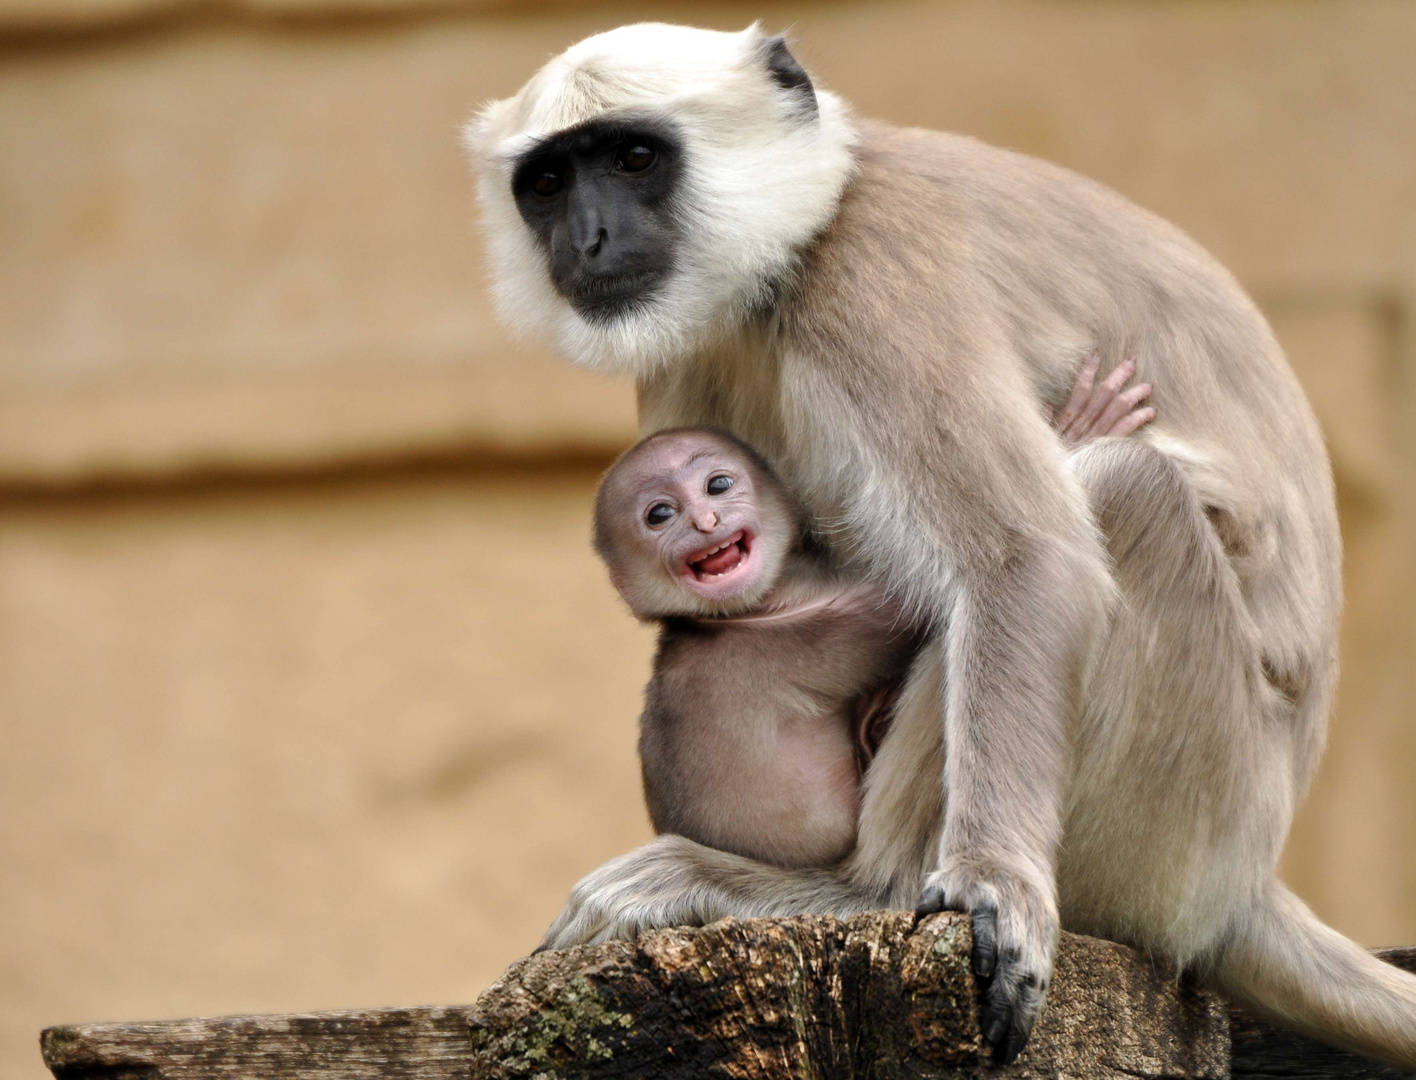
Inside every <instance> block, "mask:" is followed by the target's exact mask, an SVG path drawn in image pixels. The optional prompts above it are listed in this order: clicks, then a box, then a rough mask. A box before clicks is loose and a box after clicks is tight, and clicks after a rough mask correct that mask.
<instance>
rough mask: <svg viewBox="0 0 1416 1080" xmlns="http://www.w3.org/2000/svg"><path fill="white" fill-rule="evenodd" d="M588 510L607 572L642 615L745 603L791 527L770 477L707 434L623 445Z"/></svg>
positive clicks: (779, 554) (769, 580) (763, 581)
mask: <svg viewBox="0 0 1416 1080" xmlns="http://www.w3.org/2000/svg"><path fill="white" fill-rule="evenodd" d="M597 515H599V516H600V518H601V520H600V522H599V526H598V529H597V534H598V536H599V537H600V544H599V546H600V551H601V554H602V555H603V556H604V557H605V559H606V562H607V563H608V564H609V569H610V578H611V580H613V581H614V583H615V587H616V588H618V589H619V591H620V594H621V595H622V596H623V597H624V598H625V600H626V601H627V602H628V603H629V605H630V607H631V608H633V609H634V611H635V614H637V615H639V616H641V617H643V618H654V617H659V616H664V615H690V614H697V615H726V614H733V613H736V612H740V611H745V610H747V609H749V608H751V607H753V606H754V605H755V604H757V603H758V602H760V601H761V599H762V598H763V597H764V596H765V595H766V593H767V591H768V590H769V589H771V587H772V586H773V584H775V582H776V579H777V576H778V574H779V573H780V570H781V565H782V559H783V557H784V556H785V555H786V553H787V551H788V550H789V549H790V546H791V544H792V542H793V538H794V534H795V531H796V527H795V520H794V517H795V515H794V513H793V511H792V509H791V507H790V504H789V502H788V500H787V499H786V497H785V495H784V493H783V492H782V490H781V486H780V484H779V482H778V481H777V480H776V478H775V477H773V476H772V475H771V474H770V473H768V472H767V471H766V470H765V469H764V468H763V467H761V466H759V465H758V464H757V463H756V462H755V461H754V460H753V459H752V458H751V457H750V456H749V455H747V454H746V453H744V452H743V451H742V450H741V449H740V448H739V447H738V446H737V445H736V444H734V443H733V442H731V441H730V440H728V439H726V438H725V437H723V436H721V435H718V434H716V433H711V432H698V431H687V432H671V433H668V434H665V435H659V436H653V437H651V438H650V439H649V440H646V442H645V443H642V444H641V445H640V446H639V447H637V448H636V449H635V450H632V451H631V452H630V453H629V454H628V455H627V456H626V457H625V458H624V459H623V460H622V461H621V462H620V463H619V464H618V465H617V466H616V467H615V468H614V469H613V470H612V471H611V473H610V475H609V476H607V477H606V479H605V483H604V486H603V488H602V491H601V497H600V500H599V505H598V506H597ZM606 517H608V518H609V520H606Z"/></svg>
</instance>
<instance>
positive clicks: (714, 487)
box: [704, 476, 733, 495]
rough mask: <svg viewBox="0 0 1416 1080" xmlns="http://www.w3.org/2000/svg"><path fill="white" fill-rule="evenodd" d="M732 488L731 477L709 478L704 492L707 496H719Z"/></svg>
mask: <svg viewBox="0 0 1416 1080" xmlns="http://www.w3.org/2000/svg"><path fill="white" fill-rule="evenodd" d="M732 486H733V478H732V477H731V476H710V477H709V478H708V483H707V484H706V485H705V487H704V490H705V491H707V492H708V494H709V495H721V494H723V492H725V491H727V490H728V488H730V487H732Z"/></svg>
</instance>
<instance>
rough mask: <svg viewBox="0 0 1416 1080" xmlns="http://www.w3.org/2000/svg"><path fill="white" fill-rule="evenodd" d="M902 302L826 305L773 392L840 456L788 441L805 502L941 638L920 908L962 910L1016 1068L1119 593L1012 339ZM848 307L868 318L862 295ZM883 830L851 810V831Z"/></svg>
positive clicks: (997, 1037) (802, 327) (994, 1019)
mask: <svg viewBox="0 0 1416 1080" xmlns="http://www.w3.org/2000/svg"><path fill="white" fill-rule="evenodd" d="M880 257H883V256H880ZM960 289H961V291H962V292H963V293H964V294H965V295H966V293H967V289H968V286H967V284H966V283H961V284H960ZM909 302H910V301H909V299H908V297H907V296H905V295H903V294H902V295H900V296H891V297H888V298H882V299H881V300H880V301H879V302H878V303H877V304H871V305H869V306H868V307H867V313H868V314H869V315H874V314H876V313H879V315H880V321H879V323H878V324H877V323H872V322H870V320H869V319H867V320H866V322H865V324H864V325H856V324H853V325H852V326H851V327H850V328H849V329H847V328H846V327H844V326H842V325H840V324H839V323H838V322H837V321H836V320H835V319H834V317H833V316H832V315H831V314H830V312H828V311H826V310H825V309H824V308H821V307H814V308H813V309H812V310H810V311H804V312H803V315H804V316H809V317H804V318H803V319H802V321H801V322H800V323H798V324H796V325H795V326H793V327H791V330H793V331H795V333H793V341H792V345H793V355H792V356H791V357H789V359H788V361H787V370H788V377H789V378H790V379H791V380H792V382H793V383H794V385H793V386H792V387H791V390H790V391H789V392H787V393H784V395H783V396H784V398H786V399H787V400H788V401H789V402H791V401H802V402H810V403H811V409H810V411H809V412H808V411H807V410H805V409H803V410H801V412H799V413H797V414H795V415H793V416H792V417H791V418H790V419H789V424H788V426H789V428H792V427H796V426H798V425H799V426H800V427H801V428H804V429H806V431H807V432H808V433H809V440H810V441H809V443H808V445H809V446H810V447H812V448H822V447H830V448H832V449H834V450H836V454H835V455H834V456H832V457H829V458H827V457H826V455H824V454H823V453H822V451H821V450H820V449H815V450H814V452H815V454H816V457H815V458H812V457H809V456H808V454H807V453H806V452H799V454H800V456H801V459H802V460H804V461H805V462H806V466H805V469H806V474H805V476H804V478H803V486H804V487H805V488H806V489H807V490H808V491H811V490H813V489H814V490H815V491H818V492H821V493H823V495H824V496H825V497H824V498H822V497H820V496H818V498H817V499H816V500H815V503H816V505H818V506H822V509H823V511H824V513H825V514H826V515H834V516H836V517H837V519H838V520H839V522H840V526H839V527H840V529H841V531H842V532H843V533H844V534H845V536H846V544H847V546H848V547H849V549H850V550H853V551H856V552H858V553H859V555H860V557H861V561H862V562H863V563H864V564H865V565H866V566H867V567H869V568H870V569H871V570H872V571H873V572H874V573H875V574H876V575H877V576H878V577H879V578H881V579H883V580H884V581H886V582H887V583H888V584H889V585H891V586H893V587H894V588H896V589H898V590H900V591H901V593H902V594H903V595H904V596H905V597H906V598H907V601H908V602H909V603H911V604H912V606H913V607H914V608H915V609H916V610H917V611H918V612H919V613H920V614H921V616H922V617H923V618H924V619H925V620H927V621H928V623H929V625H931V626H932V627H933V628H935V629H936V630H937V631H938V632H939V633H938V637H937V639H936V640H935V641H933V642H931V644H930V645H929V646H927V647H926V648H925V650H924V651H923V652H922V654H921V659H920V661H919V663H920V664H924V665H930V666H932V667H935V668H936V669H937V671H938V676H939V678H938V682H939V684H940V687H941V689H940V692H939V693H938V695H937V696H936V697H935V698H934V700H933V701H931V702H928V703H925V704H922V705H921V709H920V713H919V714H918V715H920V716H921V717H928V718H932V724H933V731H934V732H935V733H936V734H935V736H934V737H935V738H938V737H939V736H938V734H937V733H938V732H940V731H941V730H942V733H943V741H944V747H945V764H944V776H943V777H941V778H940V780H936V781H934V782H935V783H939V782H940V781H941V780H942V783H943V786H944V788H945V790H946V792H947V798H946V800H945V811H944V827H943V830H942V832H941V833H940V834H939V839H938V846H937V861H935V863H934V869H933V871H932V872H931V873H929V874H928V875H927V876H926V878H925V883H924V888H923V890H922V891H921V894H920V897H919V908H920V910H921V911H936V910H940V909H942V908H946V907H947V908H953V909H957V910H963V911H968V912H970V913H971V914H972V915H973V919H974V935H975V936H974V941H975V956H974V963H975V969H976V971H977V973H978V975H979V976H980V979H981V980H982V981H984V982H986V984H987V990H986V1005H985V1011H984V1016H983V1023H984V1033H985V1035H986V1036H987V1037H988V1041H989V1042H990V1043H991V1044H992V1045H993V1046H994V1047H995V1048H996V1049H997V1051H998V1054H999V1056H1000V1057H1001V1058H1002V1059H1003V1060H1011V1059H1012V1057H1014V1056H1016V1054H1017V1053H1018V1052H1019V1051H1020V1050H1021V1048H1022V1046H1023V1045H1024V1044H1025V1043H1026V1040H1027V1036H1028V1033H1029V1032H1030V1030H1031V1027H1032V1024H1033V1022H1034V1020H1035V1019H1036V1016H1037V1013H1038V1011H1039V1010H1040V1008H1041V1004H1042V1000H1043V997H1044V995H1045V992H1046V987H1047V983H1048V980H1049V979H1050V977H1051V969H1052V958H1053V955H1054V953H1055V949H1056V941H1057V935H1058V932H1059V922H1060V920H1059V914H1058V907H1057V883H1056V870H1055V867H1056V855H1057V845H1058V842H1059V840H1060V837H1061V831H1062V816H1063V804H1064V798H1065V788H1064V785H1065V782H1066V778H1067V776H1068V773H1069V768H1070V762H1071V753H1072V748H1071V738H1072V730H1073V727H1074V725H1075V722H1076V718H1077V716H1078V714H1079V709H1080V698H1081V691H1082V682H1083V678H1084V675H1085V672H1086V668H1087V664H1088V661H1089V659H1090V657H1091V656H1092V654H1093V651H1094V649H1095V648H1096V646H1097V644H1098V643H1099V641H1100V640H1101V634H1102V632H1103V630H1104V628H1105V625H1106V619H1107V610H1108V606H1109V603H1110V598H1111V596H1112V593H1113V590H1114V585H1113V583H1112V580H1111V577H1110V573H1109V569H1108V564H1107V561H1106V557H1105V553H1104V551H1103V548H1102V545H1101V543H1100V541H1099V539H1098V536H1097V534H1096V530H1095V526H1094V524H1093V521H1092V518H1091V513H1090V510H1089V508H1088V505H1087V501H1086V497H1085V494H1084V492H1083V491H1082V490H1081V487H1080V485H1079V483H1078V482H1077V480H1076V478H1075V477H1074V476H1073V475H1071V472H1070V470H1069V469H1068V467H1067V464H1066V459H1065V455H1064V453H1063V448H1062V446H1061V445H1059V442H1058V439H1057V437H1056V434H1055V433H1054V432H1052V431H1051V430H1049V428H1048V427H1047V425H1046V423H1045V421H1044V420H1043V417H1042V416H1041V415H1040V412H1039V411H1035V410H1034V409H1028V408H1021V409H1020V408H1017V407H1016V405H1017V403H1021V402H1026V401H1028V400H1030V398H1031V395H1032V390H1031V386H1030V383H1029V381H1028V379H1027V377H1026V375H1025V364H1024V361H1023V359H1022V357H1021V356H1020V355H1018V354H1017V353H1016V351H1015V349H1014V348H1013V345H1012V343H1011V342H1010V341H1009V340H1008V339H1007V338H1006V336H1005V335H1003V334H1001V333H997V332H991V331H990V330H989V327H988V325H987V321H986V320H984V319H982V318H979V319H973V318H970V317H968V312H967V311H965V312H963V313H961V316H960V317H959V318H958V320H957V321H956V322H955V323H952V324H950V326H946V327H945V328H944V334H945V336H944V337H942V338H941V337H940V336H939V327H938V320H934V331H935V334H934V336H931V337H925V336H924V335H923V334H916V333H915V330H914V324H912V323H910V322H906V323H905V325H904V326H901V325H899V324H898V323H891V322H889V320H888V319H886V318H885V317H884V313H887V312H890V311H896V310H898V309H899V308H900V306H901V305H902V304H903V305H906V306H908V304H909ZM840 306H841V310H843V311H844V310H850V311H853V312H854V314H855V315H856V316H858V317H859V316H860V314H861V310H860V309H861V304H860V303H858V302H855V301H849V302H848V301H847V300H846V299H845V298H842V299H841V304H840ZM857 322H859V318H858V320H857ZM918 323H919V325H921V326H923V325H925V320H924V319H922V318H921V319H920V320H918ZM980 327H981V329H979V328H980ZM848 341H849V342H854V343H856V345H857V347H856V349H855V350H854V351H853V352H852V353H849V354H848V353H846V352H845V351H844V349H843V348H842V345H841V343H843V342H848ZM862 342H864V343H865V345H866V347H865V348H862V347H861V344H860V343H862ZM876 342H879V343H880V344H879V345H878V346H877V345H875V344H874V343H876ZM841 432H849V433H850V434H851V439H850V440H847V439H844V438H842V437H841V434H840V433H841ZM842 451H844V452H842ZM813 467H814V471H813ZM823 504H824V506H823ZM900 719H901V718H900V717H897V723H899V722H900ZM923 722H924V720H923V719H921V720H920V723H923ZM892 738H893V735H892ZM887 744H888V740H887ZM880 782H881V783H882V784H886V783H888V781H887V779H886V778H885V777H884V776H882V777H881V778H880ZM890 827H891V823H890V822H884V821H872V822H866V821H865V820H862V822H861V831H862V839H863V840H864V839H865V837H866V835H867V834H870V835H876V834H879V835H885V834H888V833H889V832H890ZM871 850H872V852H878V853H879V854H880V857H881V864H880V865H874V866H872V865H868V864H866V863H865V862H860V863H859V868H860V871H861V873H862V874H863V875H865V879H866V880H898V879H899V878H900V877H901V876H902V874H903V873H905V872H908V869H909V868H907V867H904V868H897V867H891V866H887V865H884V863H885V862H886V861H888V860H890V859H892V858H897V857H899V855H900V854H906V853H899V852H898V851H892V850H891V848H890V846H889V845H888V844H885V843H881V844H878V845H874V844H873V845H872V847H871ZM862 854H864V853H862Z"/></svg>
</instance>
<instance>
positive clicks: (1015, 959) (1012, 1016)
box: [916, 858, 1060, 1065]
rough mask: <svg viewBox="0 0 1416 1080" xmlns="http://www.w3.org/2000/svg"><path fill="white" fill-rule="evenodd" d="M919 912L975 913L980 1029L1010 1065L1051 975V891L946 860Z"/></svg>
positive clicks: (992, 868)
mask: <svg viewBox="0 0 1416 1080" xmlns="http://www.w3.org/2000/svg"><path fill="white" fill-rule="evenodd" d="M916 911H917V913H918V914H920V915H930V914H933V913H934V912H936V911H965V912H968V913H969V915H971V916H972V923H973V972H974V976H975V978H976V979H977V980H978V982H979V984H980V985H981V986H982V988H983V1014H982V1016H981V1017H980V1019H979V1026H980V1027H981V1028H982V1029H983V1037H984V1040H985V1041H986V1042H987V1043H988V1044H989V1045H990V1046H991V1047H992V1048H993V1054H994V1057H995V1058H996V1060H997V1061H999V1062H1000V1063H1001V1064H1005V1065H1006V1064H1007V1063H1008V1062H1010V1061H1012V1060H1013V1059H1014V1058H1016V1057H1017V1056H1018V1054H1019V1053H1020V1052H1021V1051H1022V1049H1023V1047H1024V1046H1025V1045H1027V1041H1028V1036H1029V1035H1030V1034H1031V1033H1032V1027H1033V1023H1034V1021H1036V1020H1037V1016H1038V1013H1039V1012H1040V1011H1041V1009H1042V1002H1043V998H1045V997H1046V996H1047V984H1048V982H1049V981H1050V980H1051V978H1052V960H1053V956H1054V955H1055V954H1056V951H1057V937H1058V931H1059V929H1060V923H1059V919H1058V915H1057V904H1056V902H1055V901H1054V900H1053V899H1052V889H1051V888H1050V887H1049V886H1048V885H1047V884H1046V883H1044V882H1034V881H1030V880H1029V875H1027V874H1021V873H1018V872H1016V871H1011V870H1009V869H1006V868H1004V867H1003V866H1001V865H998V864H993V863H989V862H983V861H979V860H965V859H950V858H946V859H945V860H944V866H943V868H942V869H939V870H936V871H934V872H933V873H932V874H930V875H928V876H927V877H926V878H925V880H924V889H923V891H922V893H921V894H920V900H919V905H918V907H917V909H916Z"/></svg>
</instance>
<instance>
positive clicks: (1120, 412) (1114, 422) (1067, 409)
mask: <svg viewBox="0 0 1416 1080" xmlns="http://www.w3.org/2000/svg"><path fill="white" fill-rule="evenodd" d="M1100 366H1101V357H1100V356H1099V355H1098V354H1096V353H1092V355H1091V356H1089V357H1087V362H1086V363H1085V364H1083V365H1082V370H1081V371H1079V372H1078V373H1077V384H1076V386H1074V387H1073V388H1072V396H1071V397H1070V398H1068V399H1067V404H1066V405H1063V406H1062V411H1061V412H1059V413H1056V414H1055V415H1054V414H1053V412H1052V408H1051V407H1050V406H1049V407H1048V409H1047V414H1048V415H1047V418H1048V421H1049V422H1050V423H1051V424H1052V427H1053V430H1055V431H1056V432H1057V434H1059V435H1061V436H1062V441H1063V442H1065V443H1066V444H1067V445H1068V446H1076V445H1077V444H1079V443H1084V442H1086V441H1088V440H1089V439H1099V438H1101V437H1102V436H1103V435H1118V436H1120V435H1129V434H1131V432H1133V431H1135V430H1136V429H1137V428H1139V427H1141V426H1142V425H1144V424H1149V423H1150V422H1151V421H1152V420H1154V419H1155V409H1154V408H1152V407H1151V406H1149V405H1145V406H1143V405H1142V403H1143V402H1144V401H1146V399H1147V398H1149V397H1150V393H1151V384H1150V383H1141V384H1139V385H1137V386H1133V387H1131V388H1130V389H1129V390H1125V389H1123V388H1124V387H1125V385H1126V384H1127V383H1128V382H1130V381H1131V376H1132V375H1134V374H1135V373H1136V361H1135V360H1134V359H1127V360H1123V361H1122V362H1121V363H1120V364H1117V365H1116V369H1115V370H1114V371H1113V372H1112V373H1111V374H1110V375H1108V376H1107V377H1106V378H1105V379H1103V380H1102V381H1101V382H1099V383H1098V382H1097V381H1096V372H1097V368H1099V367H1100Z"/></svg>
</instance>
